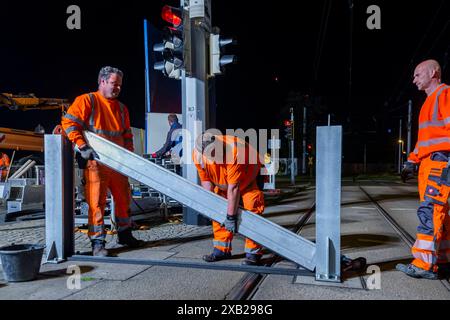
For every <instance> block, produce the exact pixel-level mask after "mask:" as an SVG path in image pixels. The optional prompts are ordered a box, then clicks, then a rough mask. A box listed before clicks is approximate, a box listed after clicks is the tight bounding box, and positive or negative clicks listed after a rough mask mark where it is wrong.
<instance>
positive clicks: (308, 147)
mask: <svg viewBox="0 0 450 320" xmlns="http://www.w3.org/2000/svg"><path fill="white" fill-rule="evenodd" d="M306 154H312V144H308V146H307V151H306Z"/></svg>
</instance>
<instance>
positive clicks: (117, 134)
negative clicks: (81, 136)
mask: <svg viewBox="0 0 450 320" xmlns="http://www.w3.org/2000/svg"><path fill="white" fill-rule="evenodd" d="M89 98H90V100H91V109H92V111H91V116H90V117H89V127H88V128H87V130H89V131H91V132H93V133H96V134H101V135H104V136H109V137H121V136H122V135H123V132H122V131H109V130H103V129H97V128H95V112H96V108H95V98H94V94H92V93H89ZM119 104H120V112H121V115H122V125H123V127H124V128H125V125H124V123H125V117H124V105H123V104H122V102H119Z"/></svg>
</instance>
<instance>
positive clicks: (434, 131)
mask: <svg viewBox="0 0 450 320" xmlns="http://www.w3.org/2000/svg"><path fill="white" fill-rule="evenodd" d="M437 151H450V86H448V85H446V84H442V85H440V86H439V87H438V88H437V89H436V91H435V92H433V94H432V95H430V96H429V97H428V98H427V100H425V103H424V104H423V106H422V109H421V110H420V116H419V138H418V140H417V144H416V147H415V149H414V151H413V152H412V153H411V154H410V155H409V158H408V160H409V161H412V162H414V163H419V162H421V161H422V160H423V159H425V158H426V157H428V156H429V155H430V154H432V153H433V152H437Z"/></svg>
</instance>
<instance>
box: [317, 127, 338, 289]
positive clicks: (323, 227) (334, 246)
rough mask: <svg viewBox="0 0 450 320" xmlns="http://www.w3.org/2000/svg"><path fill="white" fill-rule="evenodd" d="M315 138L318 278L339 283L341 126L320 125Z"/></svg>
mask: <svg viewBox="0 0 450 320" xmlns="http://www.w3.org/2000/svg"><path fill="white" fill-rule="evenodd" d="M316 141H317V159H316V161H317V163H316V171H317V175H316V203H317V208H316V244H317V257H316V262H317V267H316V280H318V281H330V282H340V281H341V249H340V248H341V229H340V228H341V227H340V224H341V167H342V127H340V126H339V127H318V128H317V139H316Z"/></svg>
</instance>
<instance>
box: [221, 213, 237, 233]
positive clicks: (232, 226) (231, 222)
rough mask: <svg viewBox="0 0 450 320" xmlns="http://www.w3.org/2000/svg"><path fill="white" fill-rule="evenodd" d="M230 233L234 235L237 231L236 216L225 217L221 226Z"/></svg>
mask: <svg viewBox="0 0 450 320" xmlns="http://www.w3.org/2000/svg"><path fill="white" fill-rule="evenodd" d="M222 226H224V227H225V229H227V230H228V231H230V232H231V233H236V231H237V215H234V216H230V215H227V218H226V220H225V222H224V223H223V224H222Z"/></svg>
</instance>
